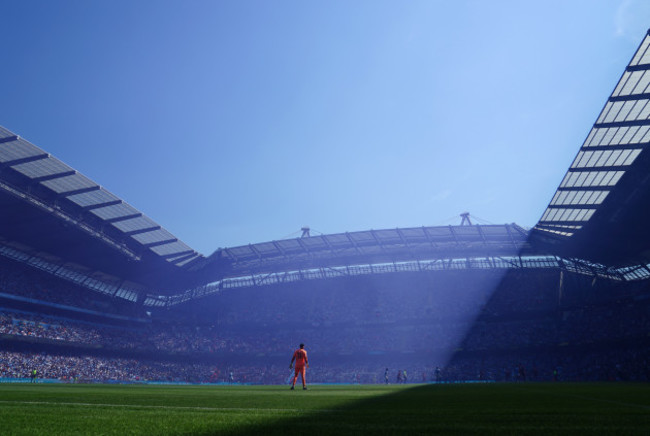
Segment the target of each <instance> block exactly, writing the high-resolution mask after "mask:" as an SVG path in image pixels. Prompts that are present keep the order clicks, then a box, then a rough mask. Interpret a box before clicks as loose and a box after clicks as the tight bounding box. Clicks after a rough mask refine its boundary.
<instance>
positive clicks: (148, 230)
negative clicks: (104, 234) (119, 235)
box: [124, 226, 162, 236]
mask: <svg viewBox="0 0 650 436" xmlns="http://www.w3.org/2000/svg"><path fill="white" fill-rule="evenodd" d="M161 228H162V227H160V226H153V227H146V228H144V229H139V230H131V231H130V232H124V234H125V235H126V236H133V235H139V234H140V233H148V232H153V231H155V230H160V229H161Z"/></svg>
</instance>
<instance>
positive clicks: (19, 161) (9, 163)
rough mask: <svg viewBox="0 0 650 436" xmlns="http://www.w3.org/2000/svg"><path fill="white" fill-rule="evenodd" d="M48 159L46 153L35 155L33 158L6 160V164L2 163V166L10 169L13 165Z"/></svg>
mask: <svg viewBox="0 0 650 436" xmlns="http://www.w3.org/2000/svg"><path fill="white" fill-rule="evenodd" d="M48 157H50V155H49V154H47V153H43V154H37V155H35V156H29V157H22V158H20V159H14V160H8V161H7V162H3V163H2V165H5V166H8V167H11V166H14V165H20V164H24V163H28V162H35V161H37V160H43V159H47V158H48Z"/></svg>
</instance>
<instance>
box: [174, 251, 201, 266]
mask: <svg viewBox="0 0 650 436" xmlns="http://www.w3.org/2000/svg"><path fill="white" fill-rule="evenodd" d="M176 254H178V253H176ZM194 256H196V253H194V252H192V253H189V254H186V255H184V256H181V257H179V258H177V259H173V260H170V262H171V263H174V264H178V263H180V262H183V261H184V260H187V259H191V258H192V257H194Z"/></svg>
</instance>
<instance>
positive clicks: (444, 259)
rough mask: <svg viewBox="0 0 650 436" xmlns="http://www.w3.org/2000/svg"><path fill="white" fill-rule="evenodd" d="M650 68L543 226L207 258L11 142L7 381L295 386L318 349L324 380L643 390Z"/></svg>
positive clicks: (5, 215) (618, 96)
mask: <svg viewBox="0 0 650 436" xmlns="http://www.w3.org/2000/svg"><path fill="white" fill-rule="evenodd" d="M646 52H647V53H646ZM648 70H650V36H646V37H645V38H644V40H643V42H642V43H641V45H640V47H639V49H638V51H637V53H636V54H635V55H634V56H633V59H632V61H631V62H630V64H629V65H628V66H627V68H626V70H625V72H624V74H623V76H622V77H621V79H620V82H619V83H618V84H617V86H616V88H615V90H614V92H613V93H612V95H611V96H610V97H609V99H608V101H607V103H606V105H605V107H604V108H603V111H602V113H601V115H600V116H599V117H598V119H597V121H596V123H595V124H594V126H593V128H592V130H591V131H590V133H589V134H588V137H587V139H586V141H585V143H584V144H583V145H582V146H581V148H580V150H579V152H578V155H577V157H576V159H575V161H574V162H573V163H572V165H571V167H570V168H569V170H568V172H567V174H566V176H565V178H564V179H563V181H562V182H561V184H560V186H559V187H558V190H557V192H556V194H555V196H554V197H553V199H552V200H551V202H550V204H549V206H548V208H547V210H546V211H545V212H544V214H543V216H542V217H541V219H540V221H539V222H538V223H537V225H536V226H535V227H534V228H533V229H532V230H526V229H524V228H522V227H520V226H518V225H516V224H504V225H471V224H469V223H467V222H464V224H469V225H458V226H443V227H419V228H397V229H383V230H369V231H359V232H350V233H342V234H332V235H318V236H311V235H309V233H308V232H304V231H303V235H302V237H300V238H292V239H285V240H279V241H269V242H262V243H257V244H250V245H246V246H241V247H229V248H223V249H218V250H217V251H215V252H214V253H213V254H212V255H210V256H208V257H205V256H203V255H201V254H199V253H196V252H195V251H194V250H192V249H191V248H189V247H188V246H187V245H185V244H184V243H183V242H181V241H179V240H178V239H177V238H175V237H174V236H173V235H171V233H169V232H168V231H167V230H165V229H163V228H162V227H161V226H159V225H158V224H156V223H155V222H154V221H153V220H151V219H150V218H148V217H146V216H144V215H143V214H142V213H141V212H139V211H138V210H137V209H135V208H133V207H132V206H130V205H128V204H126V203H125V202H124V201H122V200H121V199H119V198H117V197H116V196H115V195H113V194H111V193H110V192H108V191H107V190H106V189H104V188H103V187H101V186H99V185H98V184H96V183H94V182H93V181H91V180H90V179H88V178H87V177H85V176H83V175H81V174H80V173H78V172H77V171H76V170H74V169H72V168H70V167H69V166H67V165H66V164H64V163H62V162H60V161H59V160H57V159H55V158H54V157H52V156H50V155H49V154H48V153H46V152H45V151H43V150H42V149H40V148H38V147H36V146H35V145H33V144H31V143H29V142H28V141H26V140H24V139H23V138H20V137H19V136H18V135H16V134H14V133H13V132H10V131H9V130H6V129H4V128H0V378H4V379H6V380H16V379H20V380H24V381H29V380H30V378H29V374H31V373H32V371H34V370H36V373H37V374H38V378H39V379H42V380H48V381H65V382H124V383H127V382H128V383H142V382H174V383H231V382H236V383H286V382H287V377H288V376H289V374H288V371H287V366H288V361H289V359H290V357H291V351H292V350H293V348H295V347H296V345H297V344H298V343H300V342H305V343H306V344H307V348H308V350H309V351H310V361H311V364H312V368H311V369H310V372H309V379H310V381H311V382H320V383H384V382H385V380H384V374H385V371H386V368H388V374H389V382H390V383H413V382H417V383H419V382H456V381H513V382H515V381H517V382H524V381H568V380H571V381H582V380H629V381H648V380H650V374H649V369H648V368H649V365H648V363H649V362H650V360H649V359H650V355H649V354H650V353H649V351H648V350H650V347H649V345H650V321H648V320H649V319H650V316H649V315H650V286H649V283H650V281H649V280H650V268H649V267H648V264H649V263H650V236H648V232H647V231H645V229H646V226H647V222H648V218H650V217H649V216H648V214H650V209H648V208H647V207H646V206H645V205H646V204H647V202H648V200H650V177H648V176H647V174H648V167H649V166H650V155H648V153H647V151H646V148H647V144H648V143H650V109H648V110H647V109H646V108H645V107H646V105H650V93H648V92H647V91H646V88H647V87H648V86H650V85H649V83H650V72H648ZM649 107H650V106H649ZM465 218H466V217H465ZM464 221H466V220H464ZM405 373H406V376H405ZM231 374H232V379H231ZM398 374H399V377H398Z"/></svg>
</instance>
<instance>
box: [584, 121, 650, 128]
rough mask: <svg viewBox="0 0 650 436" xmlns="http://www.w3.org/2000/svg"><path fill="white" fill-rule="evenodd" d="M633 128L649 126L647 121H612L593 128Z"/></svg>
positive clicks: (597, 124) (595, 125)
mask: <svg viewBox="0 0 650 436" xmlns="http://www.w3.org/2000/svg"><path fill="white" fill-rule="evenodd" d="M634 126H650V121H649V120H632V121H612V122H610V123H596V124H594V128H596V129H605V128H607V127H634Z"/></svg>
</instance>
